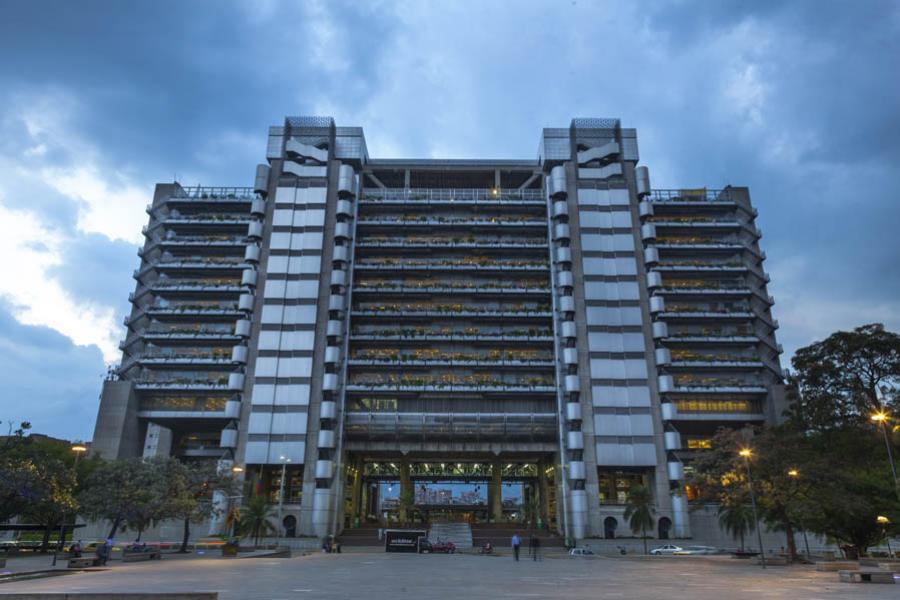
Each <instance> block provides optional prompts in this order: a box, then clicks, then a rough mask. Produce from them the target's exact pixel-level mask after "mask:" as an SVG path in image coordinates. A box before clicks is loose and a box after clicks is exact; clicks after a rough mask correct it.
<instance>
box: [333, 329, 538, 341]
mask: <svg viewBox="0 0 900 600" xmlns="http://www.w3.org/2000/svg"><path fill="white" fill-rule="evenodd" d="M552 336H553V332H552V330H551V329H550V328H536V327H533V328H528V329H524V328H523V329H504V330H499V329H494V330H491V329H485V328H479V327H464V328H455V327H444V328H442V327H390V328H379V329H374V328H373V329H363V328H354V329H353V330H351V332H350V337H351V339H354V338H356V339H440V340H448V341H453V340H459V341H469V340H476V339H481V340H494V341H501V340H529V341H533V340H549V339H552Z"/></svg>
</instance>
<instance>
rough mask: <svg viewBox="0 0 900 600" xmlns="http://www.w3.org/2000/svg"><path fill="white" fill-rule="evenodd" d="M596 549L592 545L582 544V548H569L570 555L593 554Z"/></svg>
mask: <svg viewBox="0 0 900 600" xmlns="http://www.w3.org/2000/svg"><path fill="white" fill-rule="evenodd" d="M593 555H594V551H593V550H592V549H591V547H590V546H582V547H580V548H572V549H571V550H569V556H593Z"/></svg>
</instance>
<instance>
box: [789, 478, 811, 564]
mask: <svg viewBox="0 0 900 600" xmlns="http://www.w3.org/2000/svg"><path fill="white" fill-rule="evenodd" d="M787 474H788V477H790V478H791V479H794V480H796V479H797V478H798V477H800V471H798V470H797V469H788V472H787ZM801 531H802V532H803V545H804V546H806V558H807V560H809V557H810V556H811V555H810V553H809V539H808V538H807V537H806V528H805V527H803V529H802V530H801Z"/></svg>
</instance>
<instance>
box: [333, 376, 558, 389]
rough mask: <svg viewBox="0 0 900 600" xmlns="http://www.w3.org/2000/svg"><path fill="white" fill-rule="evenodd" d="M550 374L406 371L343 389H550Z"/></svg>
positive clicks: (358, 381) (357, 381)
mask: <svg viewBox="0 0 900 600" xmlns="http://www.w3.org/2000/svg"><path fill="white" fill-rule="evenodd" d="M555 389H556V388H555V386H554V385H553V379H552V378H550V377H528V378H525V379H522V380H520V381H504V380H501V379H497V378H495V377H492V376H491V375H490V374H483V375H466V376H458V375H449V376H445V377H442V378H432V377H420V376H413V375H409V374H404V375H401V376H390V377H388V378H382V379H366V380H363V379H362V378H355V379H351V380H350V382H349V383H348V384H347V391H352V392H380V391H389V392H550V393H552V392H554V391H555Z"/></svg>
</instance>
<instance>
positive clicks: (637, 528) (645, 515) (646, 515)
mask: <svg viewBox="0 0 900 600" xmlns="http://www.w3.org/2000/svg"><path fill="white" fill-rule="evenodd" d="M654 514H656V509H654V508H653V496H652V495H651V494H650V490H648V489H647V488H646V487H644V486H642V485H636V486H633V487H632V488H631V489H630V490H629V491H628V499H627V501H626V505H625V520H627V521H628V527H630V528H631V531H632V533H635V534H637V533H640V534H641V540H643V542H644V554H647V530H648V529H653V524H654V520H653V515H654Z"/></svg>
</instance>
